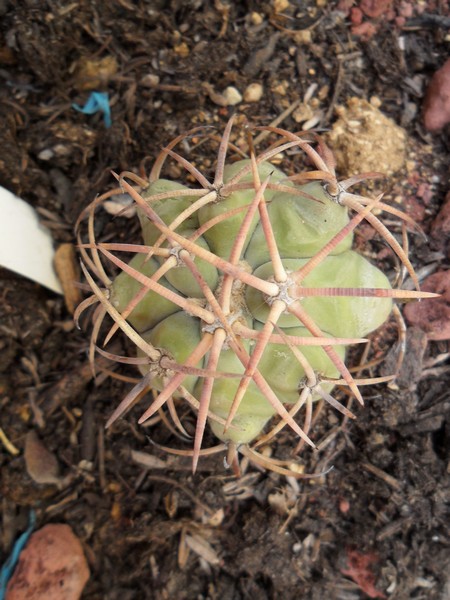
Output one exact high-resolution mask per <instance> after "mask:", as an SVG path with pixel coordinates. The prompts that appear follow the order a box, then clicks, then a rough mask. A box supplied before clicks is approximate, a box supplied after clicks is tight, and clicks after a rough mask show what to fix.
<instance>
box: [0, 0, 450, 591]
mask: <svg viewBox="0 0 450 600" xmlns="http://www.w3.org/2000/svg"><path fill="white" fill-rule="evenodd" d="M352 4H353V5H354V7H353V8H354V9H355V8H358V7H360V5H361V7H362V8H364V6H366V5H367V6H366V12H364V11H362V12H361V10H360V8H358V10H360V13H361V14H360V13H357V12H354V11H353V12H351V11H350V7H351V6H352ZM369 5H370V6H372V9H371V10H369V9H368V8H367V7H368V6H369ZM415 5H416V3H408V2H397V1H395V2H371V3H369V2H353V3H352V2H343V1H341V2H324V1H322V0H321V1H319V0H315V1H314V0H309V1H305V2H291V3H290V4H289V3H288V2H280V1H275V2H268V1H265V0H264V1H262V2H253V1H251V0H248V1H243V2H230V3H227V2H222V1H221V0H216V1H214V2H212V1H211V2H208V1H204V0H189V1H184V2H183V1H181V0H170V1H159V0H155V1H153V2H146V1H145V0H138V1H136V2H131V1H129V0H114V1H112V2H95V1H91V2H86V1H81V2H73V3H69V2H64V1H62V0H24V1H23V2H11V1H8V0H3V1H1V2H0V12H1V16H2V21H1V24H0V63H1V64H0V78H1V80H2V86H1V91H0V110H1V113H2V116H1V120H0V127H1V130H2V135H1V138H2V144H1V148H0V184H2V185H3V186H5V187H7V188H8V189H10V190H11V191H13V192H15V193H16V194H18V195H20V196H21V197H22V198H24V199H25V200H26V201H27V202H29V203H30V204H31V205H33V206H34V207H35V208H36V209H37V210H38V211H39V213H40V216H41V218H42V221H43V222H45V224H47V225H48V226H49V227H50V228H51V231H52V235H53V237H54V241H55V245H56V246H59V245H60V244H63V243H67V242H73V243H74V242H75V238H74V233H73V231H74V224H75V220H76V218H77V216H78V215H79V213H80V212H81V210H82V209H83V208H84V207H85V206H86V205H87V204H88V203H89V202H90V201H92V199H93V198H94V197H95V195H96V194H98V193H102V192H104V191H105V190H106V189H109V188H112V187H114V182H113V179H112V177H111V174H110V170H111V169H113V170H115V171H117V172H119V171H121V170H130V169H134V170H136V172H140V173H141V172H142V169H141V170H140V168H143V169H144V171H145V170H146V169H147V168H148V165H150V164H151V161H152V159H154V158H155V157H156V155H157V154H158V152H159V151H160V149H161V148H162V147H163V146H164V145H165V144H166V143H167V142H168V141H169V140H171V139H172V138H173V137H175V136H176V135H178V134H180V133H183V132H186V131H188V130H189V129H191V128H192V127H194V126H197V125H208V126H211V125H212V126H214V127H217V130H218V131H219V132H220V131H221V130H222V129H223V127H224V124H225V123H226V121H227V119H228V117H229V116H230V115H231V114H232V113H233V112H234V111H237V113H238V114H239V115H245V116H246V117H247V119H248V120H249V121H251V122H252V123H255V124H261V125H268V124H270V123H271V122H272V121H273V120H274V119H276V118H277V117H278V116H279V115H281V114H282V113H283V112H284V111H286V110H287V109H289V108H291V109H292V106H293V105H294V103H295V102H296V101H297V100H298V99H300V100H303V99H304V97H305V94H308V95H311V94H312V100H309V102H304V103H303V104H304V106H303V108H305V106H306V107H307V108H308V111H306V113H305V114H307V115H309V116H307V118H308V119H309V118H311V116H314V115H315V116H317V115H318V116H319V118H318V120H317V127H318V128H319V129H326V128H328V127H331V126H332V124H333V122H334V121H335V120H336V118H337V117H336V113H335V109H336V107H337V106H338V105H344V104H345V103H346V101H347V100H348V99H350V98H352V97H355V96H356V97H358V98H361V99H364V100H369V101H370V99H371V98H373V97H376V98H377V99H378V100H379V101H380V102H381V110H382V112H383V113H384V114H385V115H386V116H387V117H389V118H391V119H392V120H393V121H394V122H395V123H396V124H397V125H400V126H402V127H403V128H404V129H405V130H406V132H407V136H408V142H407V148H408V149H407V152H408V156H407V163H406V164H405V165H404V166H403V167H402V169H401V170H400V171H398V172H397V173H396V174H395V175H394V176H392V177H391V178H389V179H388V180H386V181H383V182H382V184H378V185H382V187H383V189H384V190H385V191H386V198H387V200H388V201H389V200H395V202H397V203H399V205H400V208H402V207H403V208H404V209H406V210H408V211H409V212H410V213H411V214H412V215H413V217H414V218H415V219H417V220H418V222H419V223H420V225H421V226H422V228H423V229H424V231H425V232H426V233H427V232H429V231H430V229H431V227H432V224H433V221H434V219H435V217H436V215H437V214H438V212H439V209H440V206H441V204H442V203H443V201H444V198H445V195H446V192H447V191H448V188H447V187H446V186H447V181H446V165H447V164H448V150H449V144H448V137H446V132H445V130H444V131H441V132H438V133H434V134H433V135H431V134H430V133H428V132H427V131H426V130H425V129H424V127H423V123H422V120H421V106H422V101H423V97H424V94H425V91H426V85H427V82H428V81H429V79H430V77H431V75H432V74H433V72H434V71H435V70H436V69H437V68H438V67H440V66H441V65H442V64H443V63H444V62H445V60H446V58H447V55H448V43H449V38H448V35H449V34H448V30H446V29H445V27H446V26H447V27H448V19H449V14H450V13H449V7H448V2H446V1H444V0H436V1H433V0H428V1H424V2H420V3H417V5H420V6H419V7H420V11H419V10H418V9H417V10H416V8H417V7H416V8H415ZM370 6H369V7H370ZM377 6H378V8H379V10H378V11H377V10H375V8H376V7H377ZM338 9H339V10H338ZM380 11H381V12H380ZM283 15H285V16H283ZM360 17H361V19H360V20H362V23H364V24H365V25H364V27H362V28H361V23H359V24H358V23H357V21H358V19H359V18H360ZM105 58H107V60H106V61H105V62H102V63H101V65H102V68H100V66H99V63H98V61H99V60H101V59H105ZM89 61H90V62H89ZM92 61H94V62H92ZM95 61H97V62H95ZM205 82H206V83H207V84H209V86H210V87H208V86H207V85H206V86H205V85H204V84H205ZM251 83H261V84H262V85H263V95H262V97H261V99H260V100H259V101H258V102H255V103H250V102H245V101H242V102H240V103H239V104H237V105H236V106H235V107H230V106H221V105H220V102H221V101H220V99H218V98H217V96H216V95H215V94H221V93H223V91H224V90H225V89H226V88H227V87H229V86H233V87H235V88H237V89H238V90H239V91H240V92H241V94H242V93H243V92H244V90H245V89H246V88H247V86H248V85H249V84H251ZM313 84H316V86H317V87H314V88H311V87H310V86H311V85H313ZM93 89H95V90H96V91H103V92H109V100H110V105H111V112H112V125H111V127H109V128H106V127H105V125H104V121H103V118H102V115H101V114H100V113H97V114H95V115H85V114H82V113H80V112H77V111H76V110H75V109H73V108H72V103H77V104H78V105H81V106H82V105H84V104H85V102H86V100H87V98H88V96H89V94H90V92H91V91H92V90H93ZM211 90H212V91H211ZM217 102H219V104H218V103H217ZM295 107H297V108H298V105H295V106H294V108H295ZM295 114H297V115H298V113H295V110H293V109H292V110H291V112H290V114H288V115H287V116H286V117H285V118H284V120H283V122H282V126H283V127H285V128H286V129H290V130H292V131H298V130H299V128H300V127H301V124H299V122H296V120H295ZM305 120H306V119H304V121H305ZM304 121H303V122H304ZM187 150H189V148H188V149H187ZM208 152H209V147H208V145H207V144H206V145H203V146H202V145H200V146H199V147H198V148H197V149H196V153H197V154H196V156H197V157H198V160H199V161H201V162H202V164H203V165H207V164H208V161H209V164H212V162H213V160H214V155H211V154H208ZM408 161H409V162H408ZM102 214H103V216H102ZM107 223H108V224H107ZM362 231H363V232H365V231H366V230H365V229H362ZM397 231H398V229H397ZM99 233H100V235H101V236H102V239H111V236H112V235H113V234H114V236H115V239H125V235H126V236H127V238H126V239H128V240H130V238H132V239H131V241H136V240H137V239H138V228H137V225H136V224H135V223H134V221H133V220H132V221H130V220H128V219H125V218H117V219H115V220H114V221H112V223H111V221H110V217H109V216H108V215H106V213H99ZM366 233H367V236H365V237H364V238H361V239H359V244H360V245H361V246H364V248H365V251H367V252H369V253H370V255H371V256H372V258H374V259H376V260H378V261H379V264H382V265H383V266H384V267H387V269H388V270H389V269H390V270H391V271H393V269H394V266H395V265H394V264H393V263H392V260H391V259H389V258H387V257H386V253H385V252H383V251H384V250H385V248H384V246H383V245H382V244H380V241H379V240H378V239H377V238H376V237H373V235H372V234H371V233H370V232H369V231H368V230H367V232H366ZM363 241H364V244H363ZM410 255H411V257H412V258H411V260H412V262H413V264H414V267H415V268H416V270H417V271H418V273H419V274H421V275H425V274H427V273H430V272H434V271H439V270H442V269H445V268H446V267H448V257H446V255H445V252H443V251H442V246H439V243H438V242H436V240H434V241H433V239H432V238H431V241H428V242H427V241H424V240H423V239H422V238H421V237H420V236H416V235H414V236H411V239H410ZM0 294H1V304H0V348H1V356H2V360H1V362H0V393H1V396H0V402H1V428H2V431H3V433H4V435H5V436H6V438H7V439H8V440H9V441H10V442H11V443H12V444H13V446H14V447H16V448H17V449H18V450H19V453H18V454H17V455H14V453H13V452H11V449H8V447H7V446H6V445H3V446H2V447H1V453H0V466H1V473H2V477H1V497H2V503H1V506H0V509H1V511H2V521H1V522H2V529H1V531H2V538H1V545H0V560H1V561H2V562H3V560H5V559H6V557H7V556H8V555H9V553H10V551H11V548H12V544H13V541H14V540H15V539H16V538H17V536H18V535H19V534H20V533H21V532H22V531H23V530H24V529H25V527H26V523H27V517H28V513H29V510H30V508H34V509H35V511H36V514H37V518H38V526H39V527H41V526H43V525H45V524H47V523H53V522H64V523H67V524H68V525H70V526H71V527H72V528H73V530H74V531H75V532H76V534H77V535H78V537H79V538H80V540H81V541H82V544H83V547H84V550H85V554H86V556H87V559H88V562H89V566H90V569H91V578H90V580H89V582H88V584H87V586H86V588H85V590H84V593H83V598H85V599H86V600H88V599H89V600H94V599H108V600H115V599H117V600H119V599H120V600H126V599H133V600H134V599H141V598H142V599H144V598H148V599H158V600H163V599H164V600H165V599H177V600H182V599H189V600H190V599H199V598H203V599H211V600H216V599H217V600H218V599H221V600H224V599H230V600H231V599H233V600H241V599H242V600H243V599H245V598H258V599H264V598H267V599H275V598H283V599H285V600H289V599H290V598H292V599H293V598H305V599H308V600H319V599H320V600H322V599H325V598H326V599H328V598H331V599H338V600H358V599H364V598H390V599H393V600H394V599H395V600H407V599H412V598H414V599H423V600H425V599H426V600H435V599H436V600H444V599H446V598H450V579H449V573H450V559H449V556H450V554H449V545H450V538H449V535H448V534H449V520H448V502H449V500H450V485H449V464H450V463H449V458H448V457H449V454H448V452H449V449H450V426H449V422H448V418H449V411H450V397H449V391H448V390H449V389H450V370H449V368H448V358H449V343H448V342H446V341H440V342H429V341H427V339H426V336H425V335H424V334H423V332H421V330H419V329H417V328H412V329H410V330H409V333H408V344H407V352H406V356H405V361H404V367H403V371H402V375H401V377H400V378H399V380H398V382H397V384H398V385H397V386H387V385H385V384H384V385H378V386H375V387H372V388H368V389H367V390H366V391H365V394H364V396H365V401H366V406H365V408H364V409H359V410H358V411H357V413H358V419H357V420H356V421H355V422H352V423H351V424H349V423H345V424H344V425H342V423H341V421H340V419H338V417H337V416H336V414H334V413H333V412H331V411H329V412H324V413H323V415H322V416H321V418H320V420H319V422H318V424H317V427H316V430H315V437H314V439H315V441H316V443H318V444H319V447H320V450H319V451H317V452H312V451H308V450H303V452H302V454H301V455H300V456H299V457H298V461H299V462H300V463H302V465H303V468H304V471H305V472H306V473H316V474H317V473H319V474H320V473H322V472H324V471H326V470H327V469H328V468H329V467H331V466H332V467H333V469H332V470H331V471H330V472H328V474H327V475H324V476H321V477H319V478H316V479H310V480H299V481H295V480H292V479H286V478H284V477H282V476H280V475H276V474H274V473H270V472H263V471H258V470H257V469H256V468H255V467H253V466H248V468H247V470H246V472H245V474H244V475H243V476H242V478H241V479H236V478H235V477H234V476H233V475H232V474H230V472H229V471H227V470H225V468H224V465H223V460H222V457H219V456H218V455H216V456H211V457H208V458H205V459H204V460H203V459H202V461H201V462H200V468H199V471H198V472H197V473H196V474H195V476H193V475H192V473H191V471H190V465H189V459H188V458H183V457H174V456H170V455H167V454H165V453H164V452H162V451H160V450H158V449H157V448H156V447H155V446H153V445H152V444H151V442H150V441H149V440H150V438H149V436H150V435H151V436H152V439H154V440H156V441H157V442H158V443H160V444H164V445H168V446H170V445H172V446H174V445H175V446H176V445H177V443H178V445H179V444H180V443H179V442H177V440H176V439H175V438H174V436H173V435H172V433H171V432H170V431H168V430H166V428H165V427H164V426H163V425H162V424H159V425H158V426H157V427H154V428H153V429H151V430H150V429H145V428H141V427H139V426H138V425H137V423H136V418H135V417H137V416H138V415H139V414H140V413H139V411H137V410H136V411H135V412H132V413H130V414H129V415H128V416H127V417H126V418H124V419H123V420H121V421H120V422H119V423H118V424H117V425H116V426H114V427H113V428H112V429H111V430H108V431H105V430H104V423H105V421H106V419H107V417H108V416H109V415H110V414H111V410H112V407H115V406H117V404H118V403H119V401H120V399H121V398H123V396H124V394H125V393H126V390H127V389H129V385H130V384H129V383H127V382H126V381H121V380H118V379H114V378H110V377H106V376H104V377H100V378H99V379H100V380H101V381H99V380H97V381H96V382H95V381H94V380H93V378H92V374H91V370H90V367H89V363H88V357H87V348H88V343H89V340H88V336H89V328H88V326H87V325H86V327H85V330H84V331H79V330H77V329H76V328H75V326H74V325H73V319H72V315H71V314H70V313H69V312H68V310H67V309H66V306H65V303H64V299H63V298H62V297H59V296H56V295H54V294H52V293H51V292H48V291H46V290H45V289H44V288H42V287H40V286H39V285H37V284H34V283H31V282H29V281H27V280H24V279H22V278H21V277H19V276H17V275H14V274H12V273H11V272H8V271H5V270H1V271H0ZM117 343H118V344H119V345H123V344H124V341H123V340H121V341H119V340H118V341H117ZM372 344H373V348H374V355H375V357H381V356H386V355H387V358H386V360H387V363H385V366H384V367H381V368H378V367H377V368H375V369H373V371H372V372H373V374H374V375H379V374H380V372H383V370H382V369H386V372H388V371H389V364H390V363H389V361H391V364H392V362H393V361H394V359H393V358H392V356H391V355H392V354H393V353H394V352H395V348H394V349H391V348H390V347H391V346H392V345H394V344H395V325H394V323H393V322H391V323H389V324H388V325H387V326H385V328H384V329H383V330H382V331H381V332H378V333H377V334H376V335H375V336H374V339H373V341H372ZM358 359H359V356H358V355H357V354H356V353H355V355H354V361H356V360H358ZM394 362H395V361H394ZM355 364H356V363H355ZM121 372H122V373H124V374H127V375H128V376H133V375H134V372H133V370H132V368H130V369H129V370H125V371H121ZM31 429H34V430H36V431H38V433H39V436H40V439H41V440H42V442H43V444H44V445H45V446H46V448H47V449H48V450H49V451H51V452H52V453H54V454H55V455H56V457H57V459H58V462H59V464H60V467H61V472H62V476H63V482H62V483H61V484H60V485H52V484H38V483H36V482H35V481H33V479H32V478H31V477H30V475H29V473H28V472H27V469H26V464H25V459H24V456H23V449H24V445H25V438H26V434H27V432H28V431H29V430H31ZM295 443H296V442H295V440H293V439H292V435H291V434H289V433H288V432H287V431H286V432H285V433H283V434H282V435H281V436H280V437H278V438H277V441H276V444H274V445H273V448H272V450H273V452H274V454H276V455H277V456H280V457H283V456H284V457H288V456H289V455H290V454H289V453H290V451H291V449H292V448H293V446H294V445H295ZM208 444H209V445H213V444H214V440H213V439H212V436H210V437H209V438H208V439H206V445H208ZM132 451H134V452H136V451H138V452H145V453H147V454H148V455H152V456H156V457H158V458H159V459H160V460H159V462H157V461H154V462H153V465H154V466H153V467H150V466H147V467H144V466H142V464H139V461H136V456H137V455H136V454H132ZM244 466H245V465H244Z"/></svg>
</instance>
